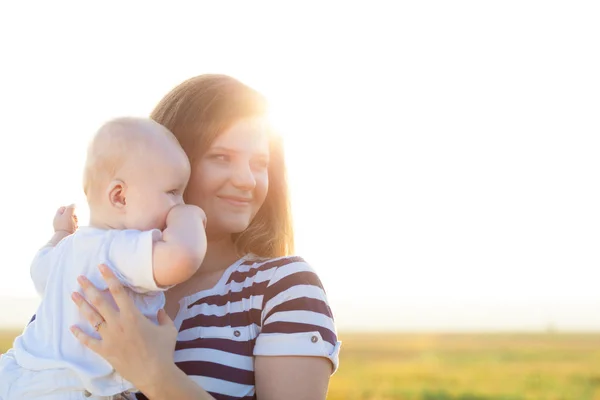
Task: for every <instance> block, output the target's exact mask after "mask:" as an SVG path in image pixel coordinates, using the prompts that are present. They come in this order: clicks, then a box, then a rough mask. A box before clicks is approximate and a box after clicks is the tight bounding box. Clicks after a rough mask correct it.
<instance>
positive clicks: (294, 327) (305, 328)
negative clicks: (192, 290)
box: [139, 256, 340, 400]
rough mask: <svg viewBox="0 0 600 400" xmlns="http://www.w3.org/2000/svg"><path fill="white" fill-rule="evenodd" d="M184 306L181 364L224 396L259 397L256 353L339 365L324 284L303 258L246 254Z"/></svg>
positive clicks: (222, 399)
mask: <svg viewBox="0 0 600 400" xmlns="http://www.w3.org/2000/svg"><path fill="white" fill-rule="evenodd" d="M179 304H180V309H179V313H178V314H177V317H176V318H175V325H176V326H177V328H178V330H179V335H178V337H177V346H176V348H175V363H176V364H177V366H178V367H179V368H180V369H181V370H182V371H183V372H185V373H186V374H187V375H188V376H190V377H191V378H192V379H193V380H194V381H195V382H196V383H197V384H198V385H199V386H201V387H202V388H203V389H204V390H206V391H207V392H208V393H210V394H211V395H212V396H213V397H214V398H215V399H217V400H240V399H244V400H250V399H256V395H255V390H254V356H315V357H325V358H328V359H329V360H331V362H332V365H333V367H334V370H335V369H337V366H338V354H339V348H340V342H339V341H338V340H337V335H336V330H335V326H334V321H333V315H332V312H331V309H330V308H329V305H328V303H327V297H326V294H325V290H324V289H323V285H322V284H321V281H320V280H319V278H318V276H317V275H316V273H315V271H314V270H313V269H312V268H311V267H310V266H309V265H308V264H307V263H306V262H305V261H304V260H303V259H302V258H300V257H283V258H276V259H270V260H264V259H262V260H261V259H256V258H250V257H248V256H246V257H243V258H242V259H240V260H238V261H237V262H235V263H234V264H233V265H231V266H230V267H229V268H228V269H227V270H226V271H225V272H224V274H223V276H222V277H221V279H220V280H219V282H218V283H217V284H216V285H215V286H214V287H213V288H211V289H208V290H203V291H200V292H198V293H196V294H193V295H191V296H188V297H184V298H183V299H181V300H180V303H179ZM139 398H140V399H145V396H143V395H140V396H139Z"/></svg>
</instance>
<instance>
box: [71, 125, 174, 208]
mask: <svg viewBox="0 0 600 400" xmlns="http://www.w3.org/2000/svg"><path fill="white" fill-rule="evenodd" d="M160 138H164V139H167V140H170V141H173V142H174V143H176V144H177V146H178V147H179V142H178V141H177V139H176V138H175V136H173V134H172V133H171V131H169V130H168V129H167V128H165V127H164V126H162V125H161V124H159V123H157V122H156V121H153V120H151V119H148V118H135V117H120V118H115V119H112V120H110V121H108V122H106V123H105V124H104V125H102V126H101V127H100V129H98V131H97V132H96V134H95V135H94V137H93V138H92V140H91V142H90V144H89V146H88V150H87V157H86V162H85V167H84V170H83V192H84V193H85V195H86V197H87V200H88V203H93V201H94V200H95V199H98V198H99V197H100V196H101V195H102V192H103V191H104V189H105V188H106V185H107V184H108V183H109V182H110V181H111V180H113V179H116V178H118V173H119V171H120V170H121V169H122V168H123V167H124V165H125V164H126V163H127V162H128V161H129V160H131V159H132V158H135V156H136V154H140V153H141V152H143V151H147V150H149V148H150V147H151V146H153V145H156V143H157V140H160Z"/></svg>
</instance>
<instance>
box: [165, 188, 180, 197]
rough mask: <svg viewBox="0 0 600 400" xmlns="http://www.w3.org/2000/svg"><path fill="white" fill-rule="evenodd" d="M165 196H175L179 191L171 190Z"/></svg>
mask: <svg viewBox="0 0 600 400" xmlns="http://www.w3.org/2000/svg"><path fill="white" fill-rule="evenodd" d="M167 194H170V195H172V196H177V195H178V194H179V191H178V190H177V189H173V190H169V191H168V192H167Z"/></svg>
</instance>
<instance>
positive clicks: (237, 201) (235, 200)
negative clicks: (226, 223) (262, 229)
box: [218, 196, 252, 207]
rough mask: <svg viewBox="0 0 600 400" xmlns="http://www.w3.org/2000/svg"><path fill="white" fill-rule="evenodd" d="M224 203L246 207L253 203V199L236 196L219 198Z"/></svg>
mask: <svg viewBox="0 0 600 400" xmlns="http://www.w3.org/2000/svg"><path fill="white" fill-rule="evenodd" d="M218 197H219V198H220V199H221V200H223V201H224V202H226V203H228V204H231V205H232V206H236V207H245V206H247V205H249V204H250V202H252V199H251V198H247V197H235V196H218Z"/></svg>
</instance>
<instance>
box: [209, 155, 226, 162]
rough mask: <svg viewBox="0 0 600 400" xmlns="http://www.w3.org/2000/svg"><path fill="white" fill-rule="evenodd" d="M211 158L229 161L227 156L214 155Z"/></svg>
mask: <svg viewBox="0 0 600 400" xmlns="http://www.w3.org/2000/svg"><path fill="white" fill-rule="evenodd" d="M213 158H214V159H216V160H219V161H229V156H228V155H227V154H214V155H213Z"/></svg>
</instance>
